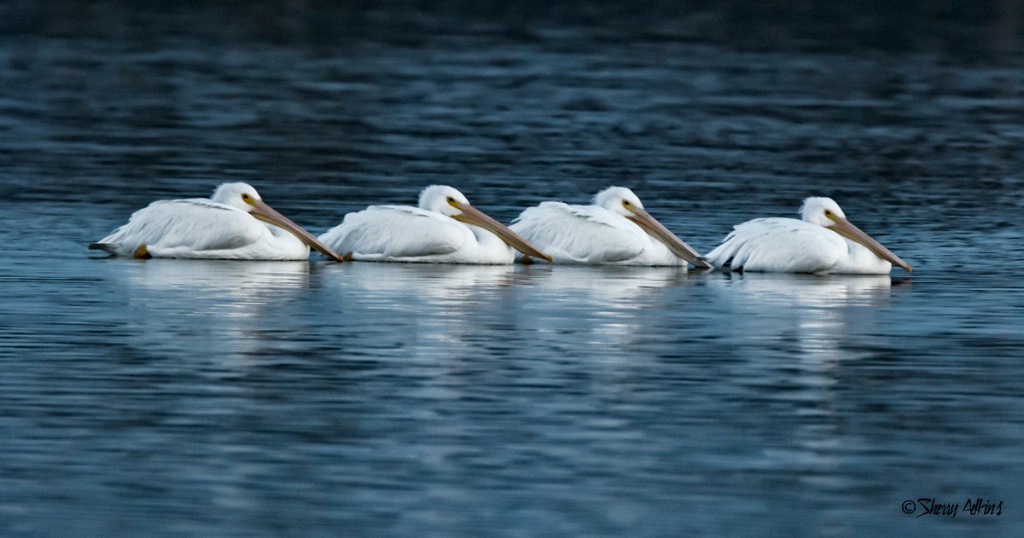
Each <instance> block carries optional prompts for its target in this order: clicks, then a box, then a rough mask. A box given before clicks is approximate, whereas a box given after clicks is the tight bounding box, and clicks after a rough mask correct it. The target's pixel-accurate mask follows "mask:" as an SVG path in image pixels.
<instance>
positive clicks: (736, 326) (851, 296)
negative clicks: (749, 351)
mask: <svg viewBox="0 0 1024 538" xmlns="http://www.w3.org/2000/svg"><path fill="white" fill-rule="evenodd" d="M707 283H708V287H709V288H711V289H718V290H720V291H721V292H722V298H723V299H728V304H731V305H732V311H731V312H730V313H729V317H730V318H731V319H734V320H736V321H735V322H734V323H732V324H730V325H729V327H733V329H732V331H733V332H732V334H730V335H729V336H728V337H729V338H730V339H731V341H733V342H734V343H735V344H737V345H744V343H746V344H748V345H753V346H755V347H756V348H758V349H761V348H763V347H764V346H766V345H773V346H777V347H779V348H780V349H784V348H786V347H788V346H791V345H794V344H795V345H796V346H798V349H799V351H801V352H802V353H801V357H802V358H804V359H808V358H813V359H814V360H816V361H827V362H833V361H836V360H838V359H842V358H844V357H845V356H847V355H849V353H850V350H849V349H847V348H845V347H844V346H843V343H844V342H845V341H846V340H847V338H848V337H849V335H850V334H852V333H856V332H861V331H865V330H871V327H872V326H874V325H876V324H877V320H878V317H877V315H876V314H875V311H874V308H864V307H881V306H886V305H888V304H889V301H890V294H891V291H890V287H891V285H892V279H891V278H890V277H889V276H888V275H849V276H842V275H830V276H821V275H790V274H758V273H744V274H742V275H740V274H735V273H734V274H732V275H721V278H709V279H707ZM726 292H728V293H727V294H726Z"/></svg>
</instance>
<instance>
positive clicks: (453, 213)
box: [419, 185, 553, 262]
mask: <svg viewBox="0 0 1024 538" xmlns="http://www.w3.org/2000/svg"><path fill="white" fill-rule="evenodd" d="M419 208H420V209H423V210H426V211H433V212H435V213H440V214H442V215H444V216H446V217H451V218H453V219H455V220H457V221H459V222H464V223H466V224H472V225H473V226H477V227H480V228H483V229H485V230H487V231H489V232H491V233H493V234H494V235H496V236H498V237H499V238H500V239H501V240H502V241H504V242H505V243H506V244H508V245H509V246H511V247H512V248H514V249H516V250H518V251H519V252H522V253H523V254H525V255H527V256H533V257H535V258H541V259H545V260H547V261H549V262H551V261H553V260H552V259H551V256H548V255H547V254H544V253H543V252H541V251H540V250H537V248H536V247H534V246H533V245H531V244H530V243H529V242H527V241H526V239H523V238H522V237H520V236H519V234H517V233H515V232H513V231H512V230H510V229H509V227H508V226H505V225H504V224H502V223H500V222H498V221H496V220H494V219H492V218H491V217H489V216H487V215H486V214H485V213H484V212H483V211H480V210H479V209H477V208H475V207H473V206H472V205H471V204H470V203H469V200H468V199H466V197H465V195H463V194H462V193H461V192H459V191H458V190H457V189H455V188H453V187H449V186H447V185H431V186H429V187H427V188H425V189H423V192H421V193H420V201H419Z"/></svg>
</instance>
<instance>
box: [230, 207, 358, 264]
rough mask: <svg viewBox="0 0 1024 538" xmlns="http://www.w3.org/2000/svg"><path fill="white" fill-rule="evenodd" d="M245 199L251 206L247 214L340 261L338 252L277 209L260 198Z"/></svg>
mask: <svg viewBox="0 0 1024 538" xmlns="http://www.w3.org/2000/svg"><path fill="white" fill-rule="evenodd" d="M245 201H246V203H248V204H249V205H251V206H252V207H253V209H252V210H251V211H249V214H250V215H252V216H253V217H255V218H257V219H259V220H262V221H263V222H267V223H270V224H273V225H274V226H277V227H279V228H283V229H285V230H287V231H288V232H289V233H291V234H292V235H294V236H295V237H298V238H299V241H302V242H303V243H305V244H306V245H308V246H309V247H310V248H312V249H314V250H317V251H319V252H321V253H322V254H323V255H324V256H327V257H328V258H330V259H332V260H334V261H336V262H338V263H341V261H342V257H341V256H338V254H337V253H335V252H334V251H333V250H331V249H330V247H328V246H327V245H325V244H323V243H321V242H320V240H319V239H317V238H316V237H313V234H311V233H309V232H307V231H306V230H303V229H302V227H301V226H299V225H298V224H295V223H294V222H292V221H291V220H289V219H288V217H286V216H284V215H282V214H280V213H278V212H277V210H275V209H274V208H272V207H270V206H269V205H267V204H266V203H264V202H263V201H262V200H257V199H256V198H253V197H249V198H247V199H246V200H245Z"/></svg>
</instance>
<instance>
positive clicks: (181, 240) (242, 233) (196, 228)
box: [89, 183, 341, 261]
mask: <svg viewBox="0 0 1024 538" xmlns="http://www.w3.org/2000/svg"><path fill="white" fill-rule="evenodd" d="M310 247H312V248H314V249H316V250H319V251H320V252H322V253H323V254H324V255H325V256H327V257H329V258H332V259H334V260H337V261H341V258H339V257H338V255H337V254H335V253H334V252H333V251H332V250H331V249H329V248H327V247H326V246H324V244H323V243H321V242H320V241H319V240H317V238H315V237H313V236H312V235H310V234H309V232H307V231H306V230H303V229H302V228H301V227H299V225H297V224H295V223H294V222H292V221H291V220H289V219H288V218H287V217H285V216H284V215H282V214H280V213H278V212H277V211H275V210H274V209H273V208H271V207H270V206H269V205H267V204H266V203H265V202H264V201H263V200H262V199H261V198H260V195H259V194H258V193H257V192H256V189H254V188H252V187H251V186H249V185H247V184H245V183H225V184H223V185H221V186H220V187H217V190H216V191H214V192H213V196H211V197H210V198H188V199H184V200H160V201H157V202H153V203H151V204H149V205H148V206H146V207H144V208H142V209H140V210H138V211H136V212H135V213H133V214H132V216H131V219H129V220H128V224H125V225H124V226H121V227H120V228H118V229H117V230H116V231H115V232H114V233H112V234H110V235H109V236H107V237H104V238H103V239H101V240H100V241H99V242H96V243H93V244H91V245H89V248H90V249H93V250H105V251H107V252H109V253H110V254H113V255H115V256H129V257H135V258H195V259H221V260H305V259H307V258H309V249H310Z"/></svg>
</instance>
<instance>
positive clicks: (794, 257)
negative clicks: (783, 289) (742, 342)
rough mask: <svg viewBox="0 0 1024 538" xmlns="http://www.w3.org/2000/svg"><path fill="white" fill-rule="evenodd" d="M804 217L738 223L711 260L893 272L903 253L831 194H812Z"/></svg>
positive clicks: (803, 269) (738, 265)
mask: <svg viewBox="0 0 1024 538" xmlns="http://www.w3.org/2000/svg"><path fill="white" fill-rule="evenodd" d="M800 212H801V214H802V215H803V220H797V219H789V218H763V219H754V220H751V221H747V222H744V223H743V224H738V225H736V226H735V228H734V229H733V231H732V232H731V233H729V235H728V236H726V238H725V239H724V240H723V241H722V244H721V245H719V246H718V248H716V249H715V250H713V251H711V253H710V254H708V255H707V259H708V260H709V261H710V262H711V263H713V264H714V265H715V267H720V268H723V269H728V270H733V271H757V272H769V273H834V274H867V275H881V274H889V271H890V270H891V269H892V265H893V264H896V265H898V266H900V267H902V268H904V269H906V270H907V271H911V268H910V266H909V265H907V264H906V263H905V262H904V261H903V260H901V259H900V258H899V256H897V255H895V254H893V253H892V252H890V251H889V249H887V248H885V247H883V246H882V245H881V244H880V243H879V242H878V241H875V240H874V239H872V238H871V236H869V235H868V234H866V233H864V232H862V231H861V230H860V229H859V228H857V227H856V226H854V225H853V224H851V223H850V221H848V220H846V215H845V214H843V210H842V209H839V204H837V203H835V201H833V200H832V199H831V198H807V199H806V200H804V204H803V207H801V209H800Z"/></svg>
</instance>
